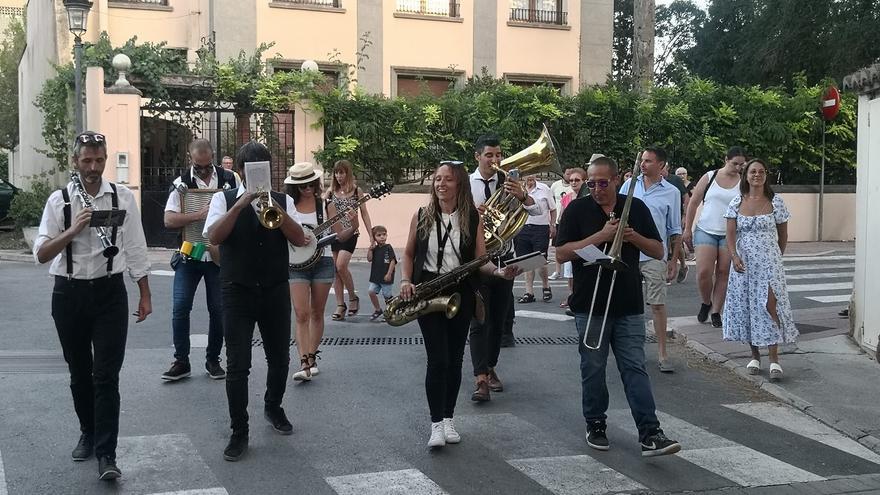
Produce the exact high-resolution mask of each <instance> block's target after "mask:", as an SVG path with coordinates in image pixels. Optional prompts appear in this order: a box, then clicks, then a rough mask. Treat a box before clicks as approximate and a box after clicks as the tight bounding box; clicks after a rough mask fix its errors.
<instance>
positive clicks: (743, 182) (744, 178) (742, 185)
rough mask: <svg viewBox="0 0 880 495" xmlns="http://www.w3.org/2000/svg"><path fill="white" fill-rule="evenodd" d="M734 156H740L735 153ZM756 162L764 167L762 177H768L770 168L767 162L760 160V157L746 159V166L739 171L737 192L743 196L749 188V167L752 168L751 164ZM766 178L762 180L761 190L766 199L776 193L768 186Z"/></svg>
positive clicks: (771, 197)
mask: <svg viewBox="0 0 880 495" xmlns="http://www.w3.org/2000/svg"><path fill="white" fill-rule="evenodd" d="M735 156H740V155H735ZM756 163H759V164H761V166H762V167H764V172H766V175H765V176H764V177H765V178H766V179H769V178H770V169H769V168H767V162H765V161H764V160H762V159H760V158H752V159H751V160H749V161H748V163H746V166H745V167H743V169H742V172H740V178H739V192H740V194H741V195H743V196H746V195H748V194H749V189H750V186H749V181H748V176H749V169H750V168H752V165H754V164H756ZM766 179H765V180H764V190H763V191H762V192H763V193H764V196H766V197H767V199H769V200H772V199H773V196H775V195H776V193H774V192H773V189H772V188H771V187H770V182H769V180H766Z"/></svg>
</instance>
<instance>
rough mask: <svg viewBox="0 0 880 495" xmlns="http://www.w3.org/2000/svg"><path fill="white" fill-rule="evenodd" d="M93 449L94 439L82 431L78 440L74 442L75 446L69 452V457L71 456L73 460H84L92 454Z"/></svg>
mask: <svg viewBox="0 0 880 495" xmlns="http://www.w3.org/2000/svg"><path fill="white" fill-rule="evenodd" d="M94 450H95V439H94V438H93V437H92V436H91V435H86V434H85V433H83V434H82V435H80V436H79V442H77V443H76V447H74V448H73V452H71V453H70V457H72V458H73V460H74V461H77V462H79V461H84V460H86V459H88V458H89V457H91V456H92V452H93V451H94Z"/></svg>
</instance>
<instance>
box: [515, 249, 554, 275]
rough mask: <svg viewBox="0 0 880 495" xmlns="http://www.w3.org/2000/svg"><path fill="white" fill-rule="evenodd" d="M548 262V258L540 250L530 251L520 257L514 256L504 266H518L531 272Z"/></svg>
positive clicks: (523, 270) (524, 270)
mask: <svg viewBox="0 0 880 495" xmlns="http://www.w3.org/2000/svg"><path fill="white" fill-rule="evenodd" d="M546 264H547V258H545V257H544V255H543V254H541V252H540V251H536V252H534V253H529V254H527V255H524V256H520V257H518V258H513V259H511V260H508V261H507V262H505V263H504V266H516V267H518V268H519V269H520V270H521V271H522V272H530V271H532V270H536V269H538V268H540V267H542V266H544V265H546Z"/></svg>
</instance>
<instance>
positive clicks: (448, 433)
mask: <svg viewBox="0 0 880 495" xmlns="http://www.w3.org/2000/svg"><path fill="white" fill-rule="evenodd" d="M432 436H433V435H432ZM443 437H444V438H446V443H458V442H460V441H461V435H459V434H458V432H457V431H455V423H454V422H453V421H452V418H443Z"/></svg>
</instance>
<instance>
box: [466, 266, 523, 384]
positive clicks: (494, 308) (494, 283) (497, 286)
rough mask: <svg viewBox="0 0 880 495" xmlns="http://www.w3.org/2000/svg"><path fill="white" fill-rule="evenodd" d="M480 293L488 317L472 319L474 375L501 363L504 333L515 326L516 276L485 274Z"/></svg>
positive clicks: (471, 336)
mask: <svg viewBox="0 0 880 495" xmlns="http://www.w3.org/2000/svg"><path fill="white" fill-rule="evenodd" d="M480 295H481V296H482V298H483V304H485V306H486V318H485V320H484V321H483V322H482V323H480V322H479V321H477V320H476V319H473V320H472V321H471V323H470V326H471V328H470V340H471V362H472V363H473V365H474V376H477V375H480V374H483V373H488V372H489V368H494V367H495V365H497V364H498V355H499V354H501V336H502V335H503V334H504V333H507V332H508V331H509V330H510V328H508V327H511V328H512V327H513V315H512V314H510V312H511V310H512V308H513V280H507V279H503V278H501V277H484V278H483V281H482V283H481V286H480Z"/></svg>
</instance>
